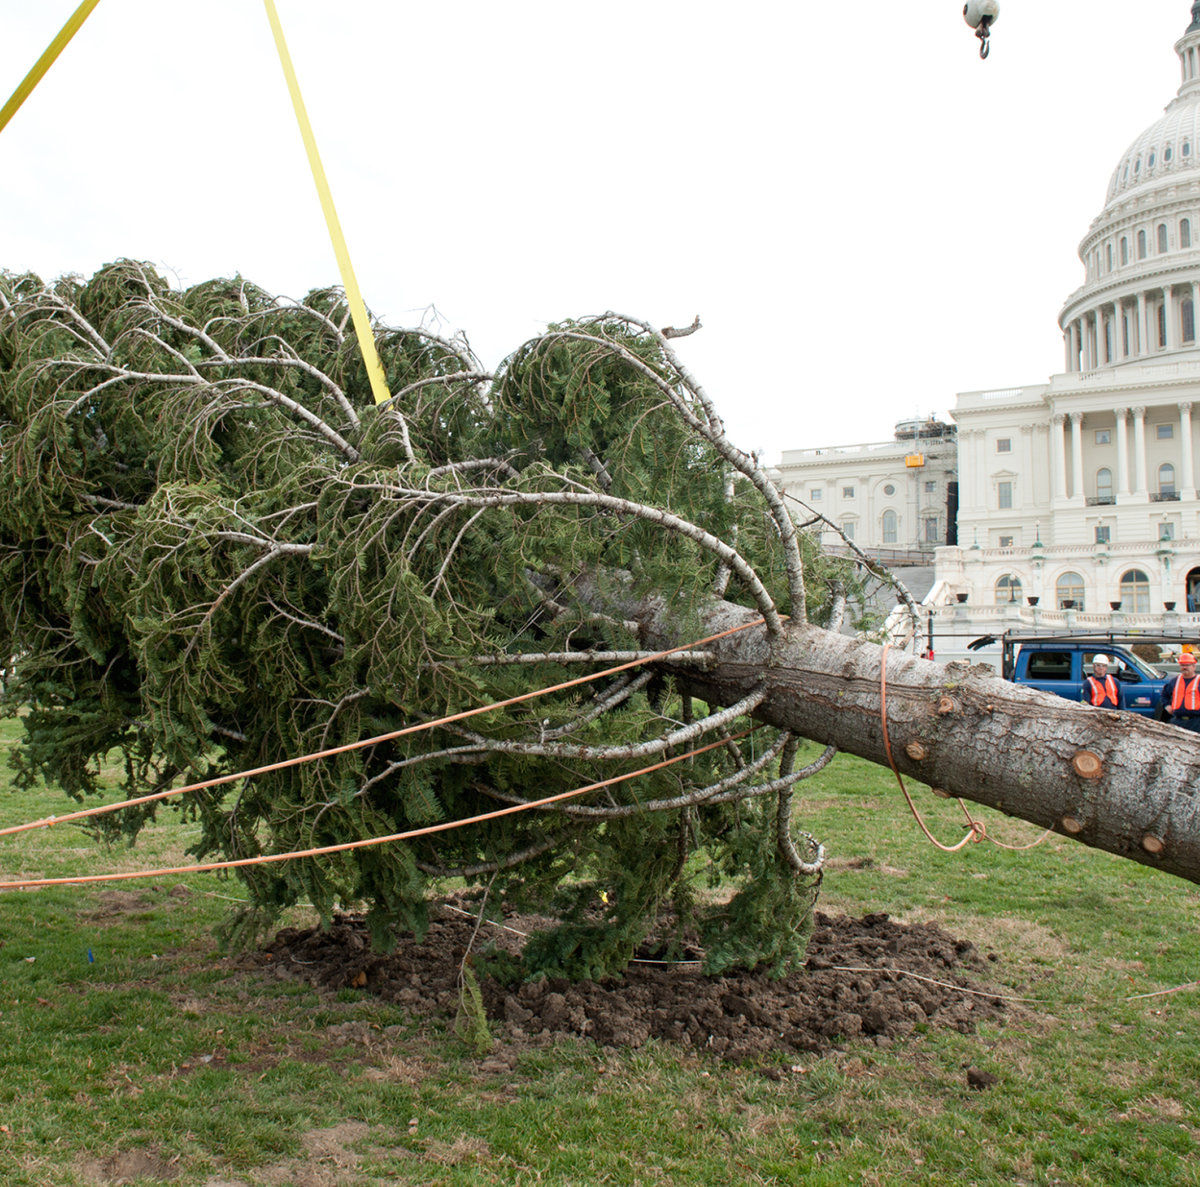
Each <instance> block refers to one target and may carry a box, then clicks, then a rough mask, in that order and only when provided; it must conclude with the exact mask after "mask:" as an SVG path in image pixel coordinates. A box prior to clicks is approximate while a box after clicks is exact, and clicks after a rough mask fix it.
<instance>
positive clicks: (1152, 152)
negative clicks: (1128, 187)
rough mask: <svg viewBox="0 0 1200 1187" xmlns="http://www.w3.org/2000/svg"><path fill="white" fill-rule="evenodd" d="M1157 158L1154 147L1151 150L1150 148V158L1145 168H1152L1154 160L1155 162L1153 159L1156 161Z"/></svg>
mask: <svg viewBox="0 0 1200 1187" xmlns="http://www.w3.org/2000/svg"><path fill="white" fill-rule="evenodd" d="M1157 160H1158V157H1157V155H1156V154H1155V152H1154V149H1151V150H1150V159H1149V160H1148V161H1147V162H1146V168H1148V169H1153V168H1154V162H1155V161H1157Z"/></svg>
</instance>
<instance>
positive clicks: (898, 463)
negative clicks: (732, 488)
mask: <svg viewBox="0 0 1200 1187" xmlns="http://www.w3.org/2000/svg"><path fill="white" fill-rule="evenodd" d="M1190 7H1191V18H1190V24H1188V25H1187V28H1186V29H1185V30H1184V31H1183V35H1182V36H1181V37H1180V38H1179V40H1178V41H1176V42H1175V53H1176V55H1177V57H1178V60H1179V70H1180V82H1179V86H1178V91H1177V93H1176V95H1175V98H1174V99H1173V100H1172V101H1171V103H1170V104H1169V106H1168V107H1167V108H1166V110H1165V111H1164V112H1163V114H1162V115H1161V116H1160V117H1159V118H1158V119H1157V120H1155V121H1154V123H1152V124H1151V125H1150V126H1149V127H1148V128H1147V129H1146V130H1145V131H1144V132H1143V133H1142V134H1141V135H1140V136H1138V137H1137V139H1135V140H1134V141H1133V143H1132V144H1130V145H1129V147H1128V148H1126V149H1125V151H1124V152H1123V153H1122V154H1121V156H1120V158H1119V160H1118V161H1117V165H1116V168H1115V169H1114V170H1113V171H1112V175H1111V177H1110V179H1109V183H1108V189H1107V191H1106V193H1105V197H1104V205H1103V208H1102V209H1101V211H1100V214H1099V215H1098V216H1097V217H1096V218H1095V219H1094V220H1093V221H1092V224H1091V226H1090V227H1089V228H1088V232H1087V234H1086V235H1085V236H1084V238H1083V241H1082V242H1081V243H1080V244H1079V257H1080V259H1081V260H1082V262H1083V265H1084V282H1083V284H1082V286H1081V287H1080V288H1078V289H1077V290H1076V291H1075V292H1073V293H1072V294H1071V295H1070V297H1068V298H1067V301H1066V303H1065V304H1064V305H1063V307H1062V311H1061V313H1060V315H1059V319H1058V325H1059V328H1060V329H1061V331H1062V335H1063V345H1064V365H1063V368H1062V370H1061V371H1060V372H1058V373H1057V374H1054V375H1051V376H1049V378H1048V379H1043V380H1042V381H1041V382H1039V383H1032V384H1029V383H1026V384H1021V385H1015V384H1014V385H1011V386H1005V387H1001V386H999V385H997V387H995V388H993V389H991V390H988V391H966V392H959V393H958V394H957V396H956V397H955V403H954V407H953V408H952V409H951V413H950V415H951V419H952V422H953V423H951V424H947V425H942V424H940V422H933V421H931V422H930V423H929V424H928V425H927V426H925V427H924V428H923V429H922V428H920V427H919V428H918V429H917V430H911V426H906V425H904V424H902V425H899V426H897V432H896V439H895V440H894V441H891V442H877V443H867V444H863V445H855V446H840V447H835V448H829V449H810V450H792V451H786V452H784V454H783V459H782V461H781V463H780V466H779V481H780V484H781V485H782V486H783V488H784V490H785V492H787V493H788V494H790V495H792V496H793V497H794V498H796V499H797V500H799V501H800V504H801V506H802V508H803V509H804V514H805V515H807V516H808V517H809V518H808V520H807V523H809V524H813V525H819V526H816V527H810V528H809V529H808V530H810V531H811V530H816V531H819V532H820V534H821V536H820V538H821V543H822V545H824V546H825V547H828V548H832V549H835V550H836V549H842V550H845V549H846V548H848V547H854V548H858V549H866V550H869V551H871V552H872V553H874V554H875V555H876V556H878V557H879V558H880V559H882V560H884V561H885V562H886V563H888V564H890V565H892V566H893V567H900V568H901V569H902V571H903V572H902V579H903V580H904V581H905V583H906V585H908V587H909V589H910V591H911V592H912V593H913V595H914V597H916V598H922V601H923V605H922V615H923V623H922V629H923V631H924V634H925V641H926V644H927V651H928V652H930V653H933V654H934V655H935V657H936V658H938V659H942V660H949V659H955V658H969V659H972V660H973V661H976V660H980V659H982V660H984V661H985V662H992V661H993V659H994V657H993V656H991V655H990V654H987V653H986V652H976V651H968V650H967V644H968V641H972V640H974V639H976V638H982V637H990V636H996V635H999V634H1001V633H1003V632H1004V631H1007V630H1016V631H1022V630H1024V631H1028V630H1033V631H1037V632H1039V633H1045V632H1047V631H1049V632H1059V631H1066V632H1070V633H1080V632H1091V633H1094V632H1113V633H1114V634H1117V633H1128V632H1130V631H1139V632H1145V633H1159V632H1166V633H1168V634H1172V635H1175V636H1178V634H1179V632H1183V634H1184V637H1187V638H1190V639H1198V638H1200V484H1198V482H1197V478H1198V477H1200V467H1198V464H1197V460H1198V455H1200V423H1198V421H1200V416H1196V415H1194V413H1200V341H1198V340H1197V320H1198V319H1197V311H1198V310H1200V0H1196V2H1195V3H1193V4H1191V6H1190ZM1180 10H1181V15H1182V12H1183V10H1184V4H1183V3H1182V0H1180ZM1164 49H1165V47H1164ZM996 378H997V380H1002V378H1003V377H1001V376H997V377H996ZM934 429H936V430H937V432H936V433H935V432H933V430H934ZM902 430H903V431H902ZM910 430H911V431H910ZM918 573H925V574H928V575H929V576H928V578H927V579H925V580H920V581H919V580H918V577H917V574H918ZM929 581H931V582H932V584H931V585H930V584H929V583H928V582H929ZM901 617H903V615H901ZM890 624H891V619H889V626H890Z"/></svg>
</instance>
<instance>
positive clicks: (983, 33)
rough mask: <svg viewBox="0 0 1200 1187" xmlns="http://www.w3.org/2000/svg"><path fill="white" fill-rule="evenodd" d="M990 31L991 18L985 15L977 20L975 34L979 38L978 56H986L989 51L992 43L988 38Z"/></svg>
mask: <svg viewBox="0 0 1200 1187" xmlns="http://www.w3.org/2000/svg"><path fill="white" fill-rule="evenodd" d="M991 33H992V18H991V17H990V16H985V17H984V18H983V20H981V21H980V22H979V28H978V29H976V30H975V36H976V37H978V38H979V56H980V57H981V58H986V57H987V56H988V54H989V53H991V49H992V43H991V41H989V40H988V38H989V37H990V36H991Z"/></svg>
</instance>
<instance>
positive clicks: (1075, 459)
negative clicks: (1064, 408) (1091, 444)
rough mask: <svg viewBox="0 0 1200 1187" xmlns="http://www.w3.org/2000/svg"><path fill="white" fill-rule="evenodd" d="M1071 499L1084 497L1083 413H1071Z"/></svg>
mask: <svg viewBox="0 0 1200 1187" xmlns="http://www.w3.org/2000/svg"><path fill="white" fill-rule="evenodd" d="M1071 497H1072V498H1073V499H1075V500H1077V501H1079V500H1082V499H1083V497H1084V490H1083V413H1082V412H1072V413H1071Z"/></svg>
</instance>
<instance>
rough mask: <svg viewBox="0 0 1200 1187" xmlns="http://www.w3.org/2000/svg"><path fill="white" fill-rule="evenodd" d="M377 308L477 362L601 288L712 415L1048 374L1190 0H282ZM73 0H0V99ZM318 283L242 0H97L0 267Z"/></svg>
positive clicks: (8, 159)
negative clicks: (698, 325)
mask: <svg viewBox="0 0 1200 1187" xmlns="http://www.w3.org/2000/svg"><path fill="white" fill-rule="evenodd" d="M277 3H278V7H279V12H280V16H281V19H282V21H283V25H284V30H285V32H286V34H287V37H288V41H289V44H290V48H291V52H292V57H293V59H294V61H295V63H296V68H297V72H298V74H299V77H300V83H301V86H302V88H303V90H304V95H305V100H306V102H307V105H308V109H309V115H310V117H311V118H312V121H313V124H314V127H315V129H316V133H317V137H318V141H319V144H320V149H321V153H322V156H323V158H324V162H325V167H326V170H327V173H328V175H329V178H330V182H331V184H332V186H333V191H334V197H335V200H336V202H337V205H338V210H339V214H340V216H341V221H342V225H343V227H344V229H345V232H346V236H347V239H348V241H349V246H350V252H351V255H352V258H353V260H354V264H355V268H356V271H357V273H358V277H359V281H360V284H361V286H362V289H363V293H364V296H365V298H366V301H367V304H368V305H369V306H370V307H371V308H372V310H373V311H374V312H376V313H377V314H379V315H380V316H382V317H384V318H385V319H386V320H388V321H389V322H391V323H393V324H412V323H414V322H416V321H419V320H420V319H421V318H422V316H424V315H425V311H426V310H427V308H428V307H430V306H434V307H436V309H437V311H438V312H439V313H440V315H441V317H442V319H443V322H442V324H443V327H444V328H451V327H452V328H459V329H462V330H464V331H465V332H466V333H467V335H468V336H469V338H470V340H471V342H472V344H473V345H474V347H475V349H476V351H477V352H478V353H479V355H480V356H481V358H482V359H483V361H484V362H485V363H487V364H488V365H491V366H495V365H496V364H497V363H499V361H500V360H501V359H502V358H503V357H504V356H505V355H506V354H507V353H508V352H509V351H511V350H514V349H515V348H516V347H517V346H519V345H520V344H521V343H522V342H523V341H525V339H527V338H529V337H530V336H532V335H534V334H536V333H537V332H538V331H539V330H540V329H541V328H542V327H544V325H545V324H546V323H547V322H549V321H553V320H556V319H560V318H564V317H570V316H577V315H582V314H587V313H595V312H602V311H603V310H605V309H617V310H620V311H622V312H628V313H633V314H637V315H639V316H642V317H645V318H647V319H649V320H650V321H652V322H655V323H657V324H659V325H668V324H676V325H682V324H686V323H687V322H689V321H690V320H691V319H692V317H693V316H694V315H695V314H697V313H699V314H700V315H701V318H702V320H703V323H704V330H703V331H702V332H701V333H700V334H697V335H695V336H694V337H692V338H689V339H685V340H683V341H682V342H681V343H680V344H679V345H680V347H681V351H682V353H683V355H684V358H685V360H686V361H687V362H688V363H689V365H690V366H691V368H692V369H693V371H694V372H695V373H696V374H697V375H698V377H699V378H700V379H701V381H702V382H704V383H705V385H706V386H707V388H708V389H709V391H710V393H711V394H712V396H713V397H714V398H715V400H716V401H717V404H718V406H719V408H720V409H721V411H722V413H723V414H724V416H725V418H726V421H727V424H728V427H729V429H730V432H731V435H732V436H733V437H734V439H735V440H736V441H737V442H738V443H739V444H740V445H742V446H743V447H744V448H747V449H759V450H761V451H762V452H763V454H764V456H765V457H766V459H767V460H769V461H774V460H777V459H778V456H779V453H780V451H781V450H783V449H797V448H804V447H809V446H818V445H830V444H848V443H852V442H858V441H871V440H883V439H886V438H888V437H889V436H890V435H891V432H892V427H893V425H894V423H895V422H896V421H897V420H898V419H902V418H905V417H909V416H912V415H915V414H921V415H924V414H926V413H929V412H939V413H941V412H944V411H945V410H946V409H948V408H949V407H951V406H952V404H953V402H954V394H955V393H956V392H958V391H967V390H972V389H977V388H989V387H1008V386H1016V385H1018V384H1023V383H1039V382H1043V381H1044V380H1045V379H1046V377H1047V376H1048V375H1049V374H1050V373H1051V372H1054V371H1058V370H1061V368H1062V360H1063V350H1062V340H1061V335H1060V333H1059V330H1058V327H1057V323H1056V318H1057V314H1058V310H1059V309H1060V307H1061V306H1062V304H1063V302H1064V300H1065V298H1066V297H1067V296H1068V294H1069V293H1071V292H1072V291H1073V290H1074V289H1075V288H1077V287H1078V286H1079V284H1080V283H1082V280H1083V267H1082V265H1081V264H1080V263H1079V259H1078V255H1077V250H1076V249H1077V245H1078V243H1079V241H1080V239H1081V238H1082V237H1083V235H1084V233H1085V232H1086V230H1087V228H1088V226H1089V224H1090V223H1091V221H1092V219H1093V218H1094V217H1095V216H1096V215H1097V214H1098V213H1099V212H1100V209H1101V207H1102V205H1103V201H1104V195H1105V190H1106V186H1107V183H1108V178H1109V175H1110V173H1111V171H1112V169H1113V167H1114V166H1115V164H1116V162H1117V160H1118V158H1119V157H1120V156H1121V154H1122V152H1123V151H1124V150H1125V148H1126V147H1127V145H1128V144H1129V143H1130V142H1131V141H1132V140H1133V139H1134V137H1135V136H1137V135H1138V134H1139V133H1140V132H1141V131H1142V130H1143V129H1144V128H1145V127H1146V126H1148V125H1149V124H1150V123H1152V122H1153V121H1154V120H1155V119H1157V117H1158V116H1159V114H1161V111H1162V109H1163V107H1164V106H1165V105H1166V104H1167V103H1168V102H1169V101H1170V100H1171V99H1172V98H1173V96H1174V94H1175V91H1176V89H1177V87H1178V85H1179V71H1178V62H1177V59H1176V57H1175V55H1174V53H1173V50H1172V46H1173V45H1174V42H1175V41H1176V40H1177V39H1178V37H1179V36H1181V35H1182V33H1183V31H1184V29H1185V28H1186V27H1187V25H1188V23H1189V21H1190V7H1191V5H1190V0H1139V2H1138V3H1137V4H1136V5H1134V4H1130V3H1129V0H1074V2H1067V0H1001V14H1000V19H999V21H998V23H997V25H996V26H995V30H994V33H993V37H992V53H991V57H990V58H989V59H988V60H987V61H986V62H984V61H981V60H980V59H979V56H978V48H977V42H976V40H975V38H974V36H973V35H972V33H971V30H970V29H969V28H968V27H967V26H966V24H965V23H964V22H963V19H962V15H961V12H962V4H961V0H913V2H912V3H909V4H894V3H893V4H876V5H865V4H853V3H848V2H847V0H841V2H838V3H817V2H814V0H807V2H800V3H797V2H793V3H789V4H783V3H778V2H776V3H763V2H760V0H742V3H740V4H738V5H733V4H731V3H721V4H717V3H712V2H711V0H688V2H687V3H682V2H677V0H606V2H605V3H594V4H572V3H570V2H564V0H513V2H512V3H509V4H500V3H498V2H497V0H439V2H438V3H428V4H425V5H417V4H413V3H406V2H404V0H341V2H340V3H338V4H331V3H329V2H328V0H323V2H318V0H277ZM76 5H77V0H37V2H36V3H31V2H30V0H0V102H2V101H3V99H5V98H7V97H8V95H9V94H11V93H12V91H13V90H14V89H15V88H16V86H17V84H18V82H19V81H20V80H21V79H22V78H23V77H24V75H25V74H26V72H27V71H28V70H29V68H30V67H31V66H32V65H33V63H34V61H35V60H36V59H37V57H38V55H39V54H40V53H41V52H42V51H43V50H44V49H45V48H46V46H47V45H48V44H49V43H50V41H51V39H52V38H53V36H54V35H55V33H56V32H57V31H58V30H59V29H60V28H61V26H62V25H63V23H64V22H65V20H66V19H67V17H68V16H69V15H70V14H71V12H73V11H74V9H75V7H76ZM119 256H132V257H136V258H140V259H144V260H149V261H151V262H152V263H154V264H156V265H157V266H158V267H160V268H161V269H162V270H164V271H166V272H168V273H169V274H172V275H173V276H174V277H175V278H177V280H178V281H179V282H180V283H183V284H190V283H194V282H196V281H199V280H204V279H207V278H209V277H212V276H218V275H226V276H227V275H232V274H234V273H237V272H240V273H241V274H242V275H243V276H246V277H248V278H249V279H251V280H253V281H255V282H256V283H257V284H259V285H261V286H262V287H264V288H266V289H268V290H270V291H272V292H278V293H281V294H285V295H288V296H294V297H300V296H302V295H303V294H304V293H305V292H306V291H307V290H308V289H310V288H314V287H317V286H324V285H327V284H334V283H338V273H337V266H336V263H335V260H334V257H333V252H332V249H331V248H330V245H329V241H328V237H327V235H326V232H325V227H324V222H323V220H322V216H321V211H320V207H319V205H318V202H317V198H316V194H315V191H314V188H313V184H312V181H311V177H310V174H309V172H308V166H307V163H306V161H305V157H304V152H303V147H302V144H301V141H300V137H299V134H298V132H297V129H296V124H295V120H294V118H293V115H292V112H291V107H290V103H289V100H288V97H287V92H286V89H285V85H284V81H283V76H282V73H281V70H280V67H279V63H278V59H277V57H276V55H275V50H274V46H273V44H272V41H271V36H270V29H269V26H268V23H267V18H266V14H265V11H264V9H263V5H262V3H261V2H260V0H170V2H167V0H103V2H102V3H101V4H100V6H99V7H98V8H97V9H96V11H95V12H94V13H93V14H92V16H91V17H90V18H89V19H88V21H87V23H86V24H85V25H84V26H83V28H82V30H81V31H80V32H79V33H78V34H77V35H76V37H75V40H74V41H73V42H72V44H71V45H70V47H69V48H68V49H67V50H66V51H65V53H64V54H63V55H62V57H61V58H60V59H59V61H58V63H57V64H56V65H55V66H54V67H53V69H52V70H51V71H50V73H49V74H48V75H47V77H46V78H45V79H44V81H43V82H42V83H41V85H40V86H39V87H38V88H37V90H35V91H34V93H33V95H32V97H31V98H30V99H29V100H28V101H27V102H26V104H25V106H24V107H23V108H22V109H21V111H20V112H19V113H18V114H17V115H16V117H15V118H14V119H13V121H12V122H11V123H10V124H9V126H8V128H7V129H6V130H5V131H4V132H3V133H0V268H7V269H10V270H18V271H24V270H27V269H28V270H32V271H35V272H38V273H39V274H41V275H42V276H44V277H47V278H49V277H51V276H57V275H60V274H62V273H65V272H80V273H85V274H90V273H91V272H92V271H93V270H95V269H96V268H97V267H98V266H99V265H101V264H102V263H104V262H106V261H108V260H112V259H115V258H117V257H119Z"/></svg>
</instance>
